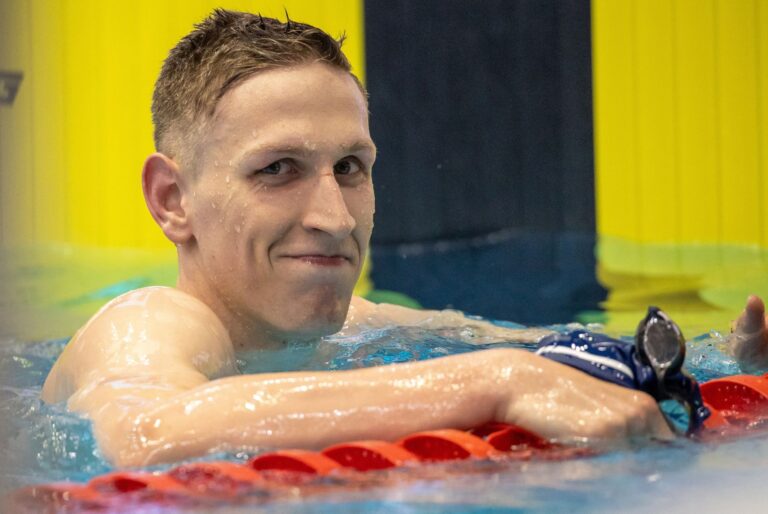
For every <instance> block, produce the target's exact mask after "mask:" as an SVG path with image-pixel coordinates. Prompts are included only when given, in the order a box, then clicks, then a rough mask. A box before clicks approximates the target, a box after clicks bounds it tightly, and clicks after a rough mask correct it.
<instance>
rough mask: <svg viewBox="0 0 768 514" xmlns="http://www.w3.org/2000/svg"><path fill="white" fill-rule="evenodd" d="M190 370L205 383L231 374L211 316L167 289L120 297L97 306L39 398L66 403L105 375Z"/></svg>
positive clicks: (225, 341)
mask: <svg viewBox="0 0 768 514" xmlns="http://www.w3.org/2000/svg"><path fill="white" fill-rule="evenodd" d="M174 367H192V368H194V369H195V370H196V371H198V372H199V373H201V374H202V375H204V376H206V377H208V378H216V377H218V376H222V375H226V374H231V373H233V372H234V370H235V357H234V349H233V347H232V343H231V341H230V339H229V335H228V334H227V331H226V329H225V328H224V326H223V325H222V323H221V321H220V320H219V319H218V317H217V316H216V315H215V314H214V313H213V311H212V310H211V309H210V308H209V307H208V306H207V305H205V304H204V303H203V302H201V301H200V300H198V299H196V298H194V297H193V296H191V295H189V294H187V293H184V292H183V291H180V290H178V289H175V288H172V287H147V288H142V289H137V290H134V291H130V292H128V293H125V294H123V295H121V296H119V297H117V298H115V299H114V300H112V301H111V302H109V303H107V304H106V305H105V306H104V307H102V308H101V309H100V310H99V311H98V312H97V313H96V314H95V315H94V316H93V317H92V318H91V319H90V320H88V322H87V323H86V324H85V325H83V327H82V328H81V329H80V330H78V332H77V333H76V334H75V335H74V336H73V337H72V340H71V341H70V342H69V344H67V346H66V348H65V349H64V351H63V352H62V354H61V356H60V357H59V359H58V360H57V362H56V364H55V365H54V367H53V369H52V370H51V373H50V374H49V376H48V378H47V380H46V383H45V385H44V387H43V393H42V394H43V399H44V400H45V401H49V402H57V401H61V400H64V399H66V398H68V397H69V396H70V395H71V394H72V393H73V392H74V391H76V390H78V389H80V388H81V387H83V386H84V385H85V384H86V383H89V382H94V381H98V380H103V379H104V378H105V377H108V376H110V375H113V376H120V375H136V374H152V373H156V372H160V371H161V370H163V369H169V368H174Z"/></svg>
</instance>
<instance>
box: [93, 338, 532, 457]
mask: <svg viewBox="0 0 768 514" xmlns="http://www.w3.org/2000/svg"><path fill="white" fill-rule="evenodd" d="M529 358H530V354H528V353H527V352H520V351H518V350H506V349H505V350H494V351H490V352H478V353H475V354H470V355H458V356H453V357H445V358H441V359H434V360H430V361H424V362H418V363H410V364H402V365H394V366H382V367H377V368H369V369H363V370H353V371H344V372H326V373H317V374H312V375H307V374H300V373H285V374H275V375H267V376H253V375H248V376H237V377H230V378H225V379H220V380H216V381H213V382H210V383H208V384H206V385H204V386H201V387H197V388H194V389H192V390H190V391H187V392H184V393H181V394H178V395H175V396H173V397H171V398H168V399H166V400H163V401H157V402H154V405H151V406H150V405H147V406H145V407H143V408H141V409H136V410H135V411H134V412H135V414H133V415H132V414H130V413H128V414H127V416H126V417H125V419H124V421H123V422H122V423H120V427H119V428H118V427H117V426H116V425H115V423H114V422H112V421H110V420H108V419H104V420H103V422H99V420H96V419H95V420H94V421H95V423H96V435H97V438H98V439H99V441H100V442H101V441H108V442H111V443H108V445H109V444H111V445H112V447H111V448H104V450H105V453H107V454H108V457H109V458H111V460H113V461H115V462H116V463H118V464H119V465H146V464H151V463H156V462H167V461H173V460H178V459H181V458H185V457H190V456H194V455H202V454H204V453H206V452H207V451H210V450H211V449H214V448H218V449H233V448H243V447H246V448H252V449H255V448H257V447H261V448H264V447H294V448H321V447H324V446H327V445H330V444H333V443H336V442H341V441H345V440H355V439H377V438H378V439H390V440H391V439H396V438H398V437H401V436H403V435H406V434H408V433H411V432H414V431H417V430H426V429H433V428H446V427H455V428H468V427H471V426H474V425H478V424H481V423H483V422H485V421H490V420H492V419H494V418H495V417H496V415H497V413H498V412H499V411H501V410H503V409H501V408H500V402H501V400H502V398H501V395H500V392H501V389H500V388H499V387H498V386H499V382H500V381H501V380H504V381H507V382H508V381H509V380H511V379H513V375H515V373H516V371H517V370H518V369H523V368H524V367H525V366H524V365H522V363H524V362H526V361H527V360H528V359H529ZM507 396H508V395H507ZM506 399H507V400H508V398H506ZM121 432H122V433H121ZM126 432H127V435H128V437H126ZM120 438H122V439H120Z"/></svg>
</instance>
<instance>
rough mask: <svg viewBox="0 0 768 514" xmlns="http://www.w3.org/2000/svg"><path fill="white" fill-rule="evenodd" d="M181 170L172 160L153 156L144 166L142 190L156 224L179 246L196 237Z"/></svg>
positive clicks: (156, 154)
mask: <svg viewBox="0 0 768 514" xmlns="http://www.w3.org/2000/svg"><path fill="white" fill-rule="evenodd" d="M180 179H181V175H180V174H179V166H178V164H176V162H174V161H173V159H171V158H170V157H168V156H166V155H164V154H161V153H153V154H152V155H150V156H149V157H147V160H146V162H144V170H143V171H142V174H141V186H142V189H143V191H144V201H145V202H146V203H147V207H148V208H149V212H150V213H151V214H152V218H154V220H155V223H157V224H158V225H159V226H160V228H161V229H162V231H163V233H164V234H165V237H167V238H168V239H170V240H171V241H173V242H174V243H176V244H184V243H186V242H187V241H189V239H190V238H191V237H192V230H191V227H190V223H189V219H188V216H187V213H186V212H185V210H184V205H183V202H182V201H181V200H182V196H183V194H182V188H181V184H180Z"/></svg>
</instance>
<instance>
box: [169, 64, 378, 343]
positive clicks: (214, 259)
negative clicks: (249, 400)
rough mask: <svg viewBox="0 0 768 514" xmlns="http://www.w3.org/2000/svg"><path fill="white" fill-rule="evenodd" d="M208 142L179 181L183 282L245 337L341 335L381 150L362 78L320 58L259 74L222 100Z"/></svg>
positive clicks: (367, 229)
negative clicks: (185, 236)
mask: <svg viewBox="0 0 768 514" xmlns="http://www.w3.org/2000/svg"><path fill="white" fill-rule="evenodd" d="M201 139H203V141H201V146H200V147H199V148H198V152H197V153H198V155H199V160H198V161H197V162H196V163H195V167H196V168H197V171H196V172H195V173H193V174H190V175H194V178H188V179H187V180H186V181H185V182H184V183H183V184H182V193H183V201H184V202H186V211H187V212H188V214H189V218H190V223H191V230H192V233H193V236H192V240H191V241H190V242H188V243H186V244H185V245H184V246H185V251H186V252H187V254H188V255H187V257H185V260H184V261H183V266H182V268H183V269H182V275H183V276H184V280H187V281H188V282H190V283H191V284H192V289H194V292H195V294H196V295H197V296H199V297H201V299H202V300H204V301H206V302H207V303H208V304H209V305H210V306H211V307H212V308H213V309H214V310H215V311H216V312H217V314H219V316H220V317H222V318H223V320H222V321H224V323H225V324H229V325H230V326H233V325H239V326H240V328H241V329H244V330H245V332H246V333H254V330H255V331H260V333H261V334H266V335H267V336H269V337H270V338H271V339H273V340H285V339H299V338H307V337H316V336H318V335H323V334H328V333H333V332H335V331H337V330H338V329H339V328H341V326H342V324H343V322H344V319H345V317H346V313H347V309H348V307H349V302H350V298H351V295H352V290H353V287H354V285H355V282H356V280H357V277H358V275H359V274H360V269H361V266H362V263H363V259H364V257H365V254H366V252H367V250H368V242H369V239H370V236H371V230H372V228H373V211H374V194H373V184H372V182H371V168H372V166H373V163H374V160H375V157H376V149H375V146H374V144H373V142H372V141H371V137H370V133H369V130H368V111H367V105H366V102H365V99H364V98H363V95H362V93H361V92H360V90H359V88H358V86H357V84H356V83H355V82H354V80H353V79H352V78H351V77H350V76H349V75H348V74H346V73H344V72H342V71H340V70H337V69H334V68H331V67H329V66H327V65H325V64H320V63H314V64H306V65H301V66H296V67H291V68H282V69H274V70H269V71H264V72H261V73H258V74H256V75H255V76H253V77H251V78H249V79H248V80H246V81H245V82H243V83H242V84H240V85H238V86H237V87H235V88H234V89H232V90H231V91H229V92H227V93H226V94H225V95H224V96H223V97H222V99H221V101H220V102H219V104H218V106H217V109H216V113H215V115H214V116H213V118H212V120H211V122H210V124H209V127H208V128H207V130H206V132H205V135H204V136H203V137H202V138H201ZM190 248H191V250H190V251H187V249H190ZM184 268H186V269H184ZM254 342H255V341H254Z"/></svg>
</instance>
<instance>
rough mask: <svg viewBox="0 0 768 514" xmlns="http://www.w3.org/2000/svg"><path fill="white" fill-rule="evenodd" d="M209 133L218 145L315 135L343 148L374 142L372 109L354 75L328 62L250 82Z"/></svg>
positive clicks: (232, 95) (233, 95)
mask: <svg viewBox="0 0 768 514" xmlns="http://www.w3.org/2000/svg"><path fill="white" fill-rule="evenodd" d="M209 129H210V132H209V134H210V135H211V136H212V137H213V138H214V139H218V140H222V139H241V140H242V139H244V140H253V139H258V140H262V142H266V141H267V140H270V139H276V138H281V137H288V136H292V137H293V138H298V139H301V137H303V136H309V135H312V136H313V139H316V138H317V137H318V136H323V138H325V139H328V140H329V141H330V142H333V141H336V140H343V141H339V143H340V144H342V143H349V141H347V140H348V139H350V138H352V139H360V138H369V137H370V136H369V132H368V106H367V103H366V100H365V98H364V96H363V94H362V92H361V91H360V88H359V87H358V85H357V83H356V82H355V80H354V79H353V78H352V77H351V76H350V75H349V73H347V72H345V71H343V70H339V69H336V68H333V67H331V66H329V65H327V64H322V63H312V64H304V65H299V66H292V67H287V68H277V69H271V70H266V71H263V72H259V73H257V74H255V75H254V76H252V77H250V78H248V79H246V80H245V81H244V82H243V83H241V84H239V85H237V86H236V87H235V88H233V89H232V90H231V91H228V92H227V93H226V94H225V95H224V96H223V97H222V98H221V100H220V101H219V104H218V105H217V108H216V111H215V113H214V115H213V117H212V119H211V123H210V126H209Z"/></svg>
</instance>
